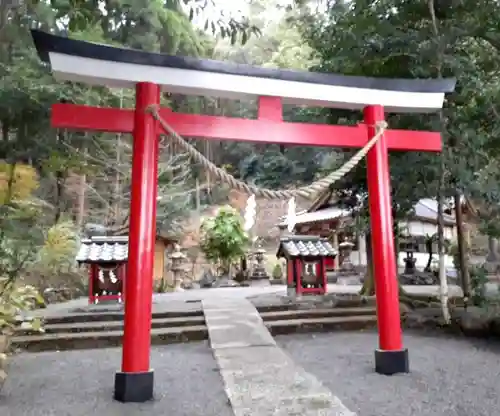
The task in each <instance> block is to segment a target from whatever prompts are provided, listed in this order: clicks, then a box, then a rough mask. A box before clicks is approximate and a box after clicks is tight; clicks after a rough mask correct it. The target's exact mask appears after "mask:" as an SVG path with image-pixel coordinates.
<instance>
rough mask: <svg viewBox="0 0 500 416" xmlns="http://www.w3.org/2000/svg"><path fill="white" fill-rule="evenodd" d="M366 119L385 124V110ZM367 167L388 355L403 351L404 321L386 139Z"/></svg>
mask: <svg viewBox="0 0 500 416" xmlns="http://www.w3.org/2000/svg"><path fill="white" fill-rule="evenodd" d="M364 116H365V122H366V124H367V125H369V126H374V125H375V123H376V122H378V121H382V120H384V108H383V107H382V106H379V105H374V106H368V107H366V108H365V110H364ZM374 134H375V127H370V129H369V131H368V136H373V135H374ZM366 166H367V177H368V202H369V206H370V224H371V231H372V250H373V269H374V275H375V276H374V277H375V288H376V296H377V319H378V328H379V347H380V349H381V350H388V351H394V350H401V349H402V335H401V318H400V314H399V290H398V289H399V288H398V281H397V275H396V259H395V256H394V235H393V225H392V205H391V188H390V176H389V155H388V149H387V142H386V140H385V137H384V136H382V137H381V138H380V140H379V141H378V142H377V143H376V144H375V146H374V147H373V148H372V149H371V150H370V151H369V152H368V155H367V157H366Z"/></svg>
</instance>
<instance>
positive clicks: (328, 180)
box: [146, 105, 387, 200]
mask: <svg viewBox="0 0 500 416" xmlns="http://www.w3.org/2000/svg"><path fill="white" fill-rule="evenodd" d="M158 110H159V107H158V106H157V105H151V106H149V107H148V108H147V109H146V112H148V113H150V114H151V115H152V116H153V118H154V119H155V120H157V121H158V122H159V123H160V125H161V127H162V128H163V130H165V132H166V133H167V134H169V135H170V136H171V138H172V139H173V141H174V142H175V144H176V145H177V146H178V147H179V148H180V149H182V150H183V151H184V152H186V153H188V154H189V156H190V157H191V158H192V159H193V160H194V161H195V162H196V163H199V164H200V165H201V166H202V167H203V169H204V170H205V171H206V172H209V173H210V175H211V176H212V177H215V178H216V179H218V180H219V181H221V182H223V183H226V184H228V185H229V186H230V187H231V188H232V189H236V190H238V191H242V192H245V193H247V194H249V195H251V194H254V195H255V196H256V197H261V198H265V199H281V200H287V199H290V198H293V197H302V198H306V199H309V200H313V199H314V198H315V197H316V196H317V195H318V194H319V193H322V192H323V191H325V190H327V189H328V188H329V187H330V186H331V185H332V184H334V183H335V182H337V181H338V180H340V179H342V178H343V177H344V176H345V175H347V174H348V173H349V172H350V171H351V170H352V169H354V168H355V167H356V166H357V165H358V163H359V162H360V161H361V159H363V157H365V156H366V154H367V153H368V152H369V150H370V149H371V148H372V147H373V146H374V145H375V143H377V140H378V139H379V138H380V137H381V136H382V135H383V134H384V131H385V129H386V128H387V123H386V122H385V121H382V122H379V123H377V124H376V126H375V129H376V134H375V136H373V137H372V138H371V139H370V140H369V141H368V143H366V145H365V146H364V147H363V148H362V149H360V150H358V151H357V152H356V153H355V154H354V156H353V157H352V158H351V159H349V160H348V161H347V162H346V163H344V165H343V166H341V167H340V168H339V169H338V170H336V171H335V172H332V173H330V174H329V175H327V176H325V177H324V178H322V179H318V180H317V181H314V182H313V183H312V184H310V185H307V186H303V187H300V188H297V189H283V190H274V189H266V188H260V187H258V186H254V185H249V184H247V183H245V182H243V181H240V180H238V179H236V178H235V177H234V176H232V175H231V174H229V173H227V172H226V171H225V170H223V169H221V168H219V167H217V166H216V165H215V164H214V163H212V162H211V161H210V160H208V159H207V158H206V157H205V156H203V155H202V154H201V153H200V152H199V151H198V150H197V149H196V148H195V147H194V146H192V145H191V144H189V143H188V142H187V141H186V140H184V139H183V138H182V137H181V136H180V135H179V134H178V133H177V132H176V131H175V130H174V129H173V128H172V127H171V126H170V125H169V124H168V123H167V122H166V121H165V120H164V119H163V118H162V117H161V116H160V113H159V111H158Z"/></svg>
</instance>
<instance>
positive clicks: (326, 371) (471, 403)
mask: <svg viewBox="0 0 500 416" xmlns="http://www.w3.org/2000/svg"><path fill="white" fill-rule="evenodd" d="M276 342H277V343H278V345H279V346H280V347H281V348H283V349H284V350H285V351H286V352H287V354H289V355H290V356H291V357H292V358H293V360H294V361H295V362H296V363H297V364H298V365H301V366H303V367H304V368H305V369H307V371H309V372H311V373H312V374H314V375H315V376H316V377H317V378H318V379H319V380H321V381H322V382H323V383H324V385H325V386H327V387H328V388H329V389H331V390H332V391H334V392H335V393H336V394H337V395H338V396H339V397H340V398H341V399H342V402H343V403H344V404H345V405H346V406H348V407H349V409H351V410H352V411H355V412H356V413H357V414H358V415H359V416H392V415H397V416H493V415H498V414H499V413H500V412H499V410H498V398H499V397H500V385H499V383H498V374H499V371H500V360H499V354H500V343H499V342H495V341H493V340H487V341H485V340H483V341H480V340H471V339H463V338H461V339H453V338H451V339H450V338H448V337H446V336H422V335H421V334H418V333H411V332H410V333H405V336H404V344H405V346H406V347H407V348H408V350H409V352H410V373H409V374H399V375H394V376H391V377H387V376H381V375H379V374H376V373H375V372H374V368H373V366H374V358H373V351H374V349H375V348H376V347H377V343H378V336H377V334H376V332H374V331H373V332H372V331H367V332H363V333H359V332H336V333H324V334H301V335H286V336H278V337H276Z"/></svg>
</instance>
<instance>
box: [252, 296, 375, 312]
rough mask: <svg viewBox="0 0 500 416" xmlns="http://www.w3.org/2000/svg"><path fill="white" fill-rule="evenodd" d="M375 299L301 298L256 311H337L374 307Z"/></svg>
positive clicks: (258, 307)
mask: <svg viewBox="0 0 500 416" xmlns="http://www.w3.org/2000/svg"><path fill="white" fill-rule="evenodd" d="M375 303H376V302H375V297H374V296H372V297H367V298H361V296H358V295H352V296H342V297H338V298H337V297H331V298H329V297H325V298H324V299H323V300H322V299H319V298H311V299H308V298H303V299H301V300H294V301H290V302H286V303H285V302H283V303H275V304H270V305H256V308H257V310H258V311H259V312H260V313H262V312H279V311H296V310H304V309H305V310H311V309H314V308H324V309H327V308H328V309H337V308H359V307H360V305H363V307H365V306H372V307H374V306H375Z"/></svg>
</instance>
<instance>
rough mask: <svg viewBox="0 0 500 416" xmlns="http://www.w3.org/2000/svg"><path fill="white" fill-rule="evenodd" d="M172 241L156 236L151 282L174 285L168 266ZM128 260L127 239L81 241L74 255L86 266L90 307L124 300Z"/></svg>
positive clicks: (95, 237)
mask: <svg viewBox="0 0 500 416" xmlns="http://www.w3.org/2000/svg"><path fill="white" fill-rule="evenodd" d="M174 244H175V241H174V240H171V239H168V238H163V237H160V236H157V237H156V241H155V257H154V279H155V280H160V279H165V280H166V281H167V282H168V283H169V284H173V283H174V282H173V277H172V274H171V272H170V271H169V267H168V262H169V260H168V253H169V252H170V251H172V249H173V246H174ZM127 260H128V236H94V237H91V238H87V239H83V240H82V241H81V245H80V249H79V251H78V254H77V256H76V261H77V263H78V264H79V265H84V266H87V269H88V274H89V284H88V292H89V293H88V297H89V304H96V303H99V302H102V301H117V302H122V301H123V300H124V299H125V297H126V293H125V290H124V289H125V285H124V281H125V276H126V270H127Z"/></svg>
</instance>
